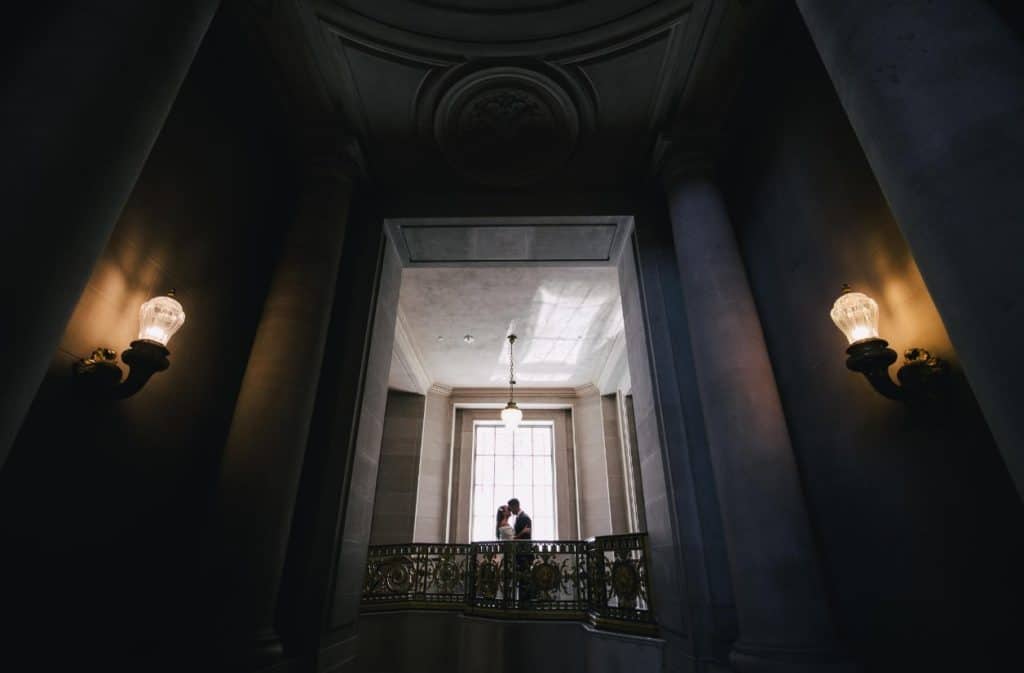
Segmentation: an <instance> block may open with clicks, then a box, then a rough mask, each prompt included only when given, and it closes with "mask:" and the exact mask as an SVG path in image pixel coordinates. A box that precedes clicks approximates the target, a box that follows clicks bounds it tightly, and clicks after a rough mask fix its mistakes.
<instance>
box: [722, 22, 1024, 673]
mask: <svg viewBox="0 0 1024 673" xmlns="http://www.w3.org/2000/svg"><path fill="white" fill-rule="evenodd" d="M771 28H772V29H771V30H768V31H766V32H765V34H766V35H771V38H770V39H769V40H768V41H767V43H766V44H762V45H759V47H758V49H757V54H758V57H759V63H758V64H757V67H756V68H753V69H752V70H751V71H750V72H749V74H748V79H747V82H746V83H745V84H744V86H743V88H742V90H741V95H740V98H739V100H738V101H737V105H736V106H735V109H736V110H737V112H736V114H735V116H734V118H733V119H732V120H731V122H730V124H731V129H732V131H733V133H732V137H733V138H734V139H735V140H734V142H733V144H732V145H731V147H730V148H729V150H728V152H727V153H726V154H725V155H723V156H726V157H728V159H727V160H726V161H725V162H724V164H725V165H726V166H727V170H726V171H725V175H724V177H723V180H722V184H723V185H724V186H725V187H726V188H727V199H728V204H729V210H730V214H731V216H732V218H733V224H734V226H735V228H736V231H737V236H738V238H739V242H740V246H741V248H742V250H743V254H744V259H745V263H746V266H747V272H748V274H749V277H750V283H751V286H752V289H753V292H754V295H755V300H756V302H757V306H758V310H759V313H760V315H761V321H762V327H763V329H764V331H765V336H766V339H767V342H768V347H769V351H770V354H771V358H772V365H773V367H774V370H775V374H776V378H777V382H778V385H779V389H780V393H781V396H782V401H783V405H784V407H785V411H786V417H787V422H788V424H789V430H790V433H791V435H792V439H793V445H794V449H795V451H796V454H797V460H798V463H799V467H800V470H801V475H802V479H803V486H804V490H805V494H806V497H807V501H808V507H809V511H810V514H811V518H812V523H813V524H814V527H815V532H816V536H817V541H818V545H819V550H820V552H821V555H822V561H823V565H824V569H825V574H826V578H827V581H828V583H829V590H830V593H831V599H832V602H833V604H834V609H835V613H836V618H837V622H838V624H839V628H840V631H841V635H842V637H843V638H844V640H845V642H846V644H847V646H848V647H849V648H850V650H851V652H852V654H853V655H854V657H855V658H856V659H857V660H859V661H860V663H861V664H862V665H863V667H864V669H865V670H866V671H888V670H894V671H895V670H907V667H908V666H909V667H911V668H912V669H913V670H926V669H928V668H929V667H930V666H932V667H935V668H934V670H940V667H942V666H948V665H949V663H950V662H951V661H954V660H960V661H968V660H969V661H970V662H971V664H972V667H976V666H977V665H978V664H982V663H995V662H997V661H1001V660H1004V659H1006V658H1008V657H1010V656H1011V655H1012V653H1011V652H1009V650H1010V648H1013V647H1014V644H1013V643H1014V641H1015V637H1016V635H1017V634H1016V629H1014V624H1015V623H1018V622H1019V620H1016V619H1014V618H1012V617H1009V615H1013V614H1015V613H1016V612H1017V611H1018V610H1019V605H1020V603H1021V601H1022V599H1024V578H1022V576H1021V573H1020V572H1019V569H1020V568H1021V567H1022V565H1024V535H1022V534H1021V531H1024V508H1022V506H1021V502H1020V500H1019V498H1018V497H1017V495H1016V493H1015V491H1014V488H1013V485H1012V483H1011V481H1010V478H1009V475H1008V473H1007V471H1006V468H1005V466H1004V464H1003V462H1002V460H1001V458H1000V456H999V454H998V451H997V448H996V446H995V444H994V441H993V439H992V437H991V435H990V433H989V430H988V428H987V426H986V425H985V422H984V420H983V418H982V416H981V413H980V410H979V409H978V407H977V403H976V402H975V400H974V398H973V395H972V394H971V391H970V389H969V386H968V385H967V382H966V379H965V378H964V377H963V374H962V373H961V372H959V371H958V370H957V369H958V362H957V357H956V353H955V351H954V350H953V346H952V344H950V342H949V337H948V336H947V334H946V332H945V329H944V327H943V324H942V320H941V317H940V316H939V314H938V312H937V311H936V308H935V306H934V304H933V303H932V301H931V297H930V295H929V293H928V290H927V288H926V286H925V284H924V281H923V280H922V278H921V275H920V273H919V272H918V270H917V267H916V265H915V263H914V260H913V257H912V254H911V251H910V250H909V249H908V248H907V245H906V243H905V241H904V240H903V237H902V235H901V234H900V231H899V228H898V225H897V223H896V222H895V221H894V219H893V216H892V214H891V212H890V211H889V208H888V206H887V204H886V201H885V198H884V196H883V195H882V193H881V191H880V189H879V186H878V184H877V182H876V180H875V178H874V176H873V174H872V172H871V170H870V168H869V166H868V165H867V162H866V159H865V158H864V155H863V153H862V151H861V149H860V146H859V144H858V142H857V139H856V137H855V135H854V133H853V131H852V129H851V128H850V126H849V123H848V122H847V120H846V117H845V114H844V113H843V110H842V108H841V106H840V104H839V101H838V99H837V98H836V95H835V93H834V90H833V89H832V86H831V82H830V81H829V79H828V76H827V74H826V72H825V70H824V68H823V66H822V64H821V62H820V60H819V59H818V56H817V53H816V51H815V49H814V46H813V44H812V43H811V41H810V38H809V36H808V35H807V34H806V32H805V29H804V27H803V24H802V22H801V20H800V17H799V16H798V14H797V12H796V9H795V7H794V8H789V9H785V10H782V11H780V13H779V15H778V17H777V22H776V25H774V26H772V27H771ZM764 54H772V55H773V56H772V57H770V58H764ZM778 73H785V78H784V79H780V78H779V77H778ZM752 110H757V111H758V112H757V116H756V117H755V116H752V114H751V112H750V111H752ZM844 282H846V283H850V284H851V285H852V286H853V287H854V289H857V290H861V291H864V292H865V293H867V294H869V295H871V296H873V297H874V298H875V299H876V300H877V301H878V304H879V307H880V331H881V335H882V337H883V338H885V339H887V340H888V341H889V342H890V346H891V347H892V348H893V349H895V350H896V351H897V352H898V353H900V354H902V352H903V351H904V350H906V349H907V348H909V347H911V346H920V347H924V348H927V349H928V350H930V351H931V352H932V353H933V354H935V355H938V356H940V357H943V358H945V359H947V360H948V361H950V363H951V364H952V365H953V367H954V370H955V371H954V379H955V380H954V382H953V383H954V391H953V393H952V395H951V398H950V399H949V401H948V402H949V403H948V404H947V405H946V406H945V407H944V408H941V409H937V410H932V411H923V412H921V413H914V412H912V411H911V410H908V409H907V408H906V407H905V406H904V405H902V404H900V403H897V402H892V401H889V400H887V399H885V398H883V397H881V396H880V395H878V394H877V393H875V392H874V391H873V390H872V389H871V387H870V386H869V385H868V383H867V382H866V381H864V380H863V378H862V377H860V376H858V375H856V374H854V373H852V372H850V371H848V370H847V369H846V367H845V365H844V361H845V353H844V351H845V348H846V340H845V339H844V338H843V337H842V335H841V334H840V333H839V331H838V330H836V329H835V327H834V326H833V325H832V323H831V321H830V319H829V316H828V312H829V309H830V308H831V305H832V302H833V301H834V300H835V298H836V297H837V296H838V294H839V291H840V286H841V284H842V283H844ZM892 371H893V374H895V368H894V369H893V370H892ZM938 643H942V646H941V647H936V645H937V644H938Z"/></svg>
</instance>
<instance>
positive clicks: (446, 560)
mask: <svg viewBox="0 0 1024 673" xmlns="http://www.w3.org/2000/svg"><path fill="white" fill-rule="evenodd" d="M366 570H367V572H366V585H365V588H364V590H363V601H362V606H363V610H367V611H372V610H382V609H406V608H441V609H455V610H462V611H464V612H467V613H471V614H482V615H488V616H498V617H500V616H507V617H514V618H517V619H521V618H532V619H589V621H590V622H592V623H593V624H594V625H595V626H598V627H600V628H605V629H610V630H620V631H622V630H624V631H631V632H637V633H647V634H650V633H654V632H656V626H655V621H654V615H653V612H652V610H651V601H650V581H649V577H648V571H647V536H646V534H643V533H638V534H630V535H610V536H603V537H598V538H592V539H590V540H585V541H584V540H559V541H534V540H514V541H508V542H478V543H473V544H401V545H381V546H374V547H370V550H369V556H368V559H367V569H366Z"/></svg>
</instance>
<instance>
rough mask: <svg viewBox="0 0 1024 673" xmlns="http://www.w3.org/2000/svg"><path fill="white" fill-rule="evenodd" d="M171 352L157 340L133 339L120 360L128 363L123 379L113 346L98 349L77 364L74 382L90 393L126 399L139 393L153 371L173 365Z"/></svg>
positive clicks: (74, 366) (74, 369)
mask: <svg viewBox="0 0 1024 673" xmlns="http://www.w3.org/2000/svg"><path fill="white" fill-rule="evenodd" d="M168 355H170V351H168V350H167V349H166V348H165V347H164V346H163V345H162V344H159V343H156V342H155V341H148V340H146V339H139V340H137V341H133V342H132V343H131V347H130V348H129V349H128V350H126V351H125V352H124V353H122V354H121V360H122V361H123V362H124V363H125V364H126V365H128V376H126V377H125V378H124V380H121V368H120V367H119V366H118V364H117V353H115V352H114V350H113V349H110V348H97V349H96V350H94V351H93V352H92V355H90V356H89V357H87V358H83V359H81V360H79V361H77V362H75V363H74V365H73V368H72V371H73V373H74V381H75V385H76V387H77V388H78V389H79V390H81V391H83V392H85V393H88V394H89V395H93V396H96V395H98V396H102V397H106V398H109V399H124V398H125V397H130V396H132V395H134V394H135V393H137V392H139V390H141V389H142V387H143V386H144V385H146V382H147V381H149V378H150V377H151V376H153V374H155V373H157V372H162V371H163V370H165V369H167V368H168V367H170V365H171V363H170V360H168V359H167V356H168Z"/></svg>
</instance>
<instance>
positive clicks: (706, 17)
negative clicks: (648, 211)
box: [252, 0, 765, 190]
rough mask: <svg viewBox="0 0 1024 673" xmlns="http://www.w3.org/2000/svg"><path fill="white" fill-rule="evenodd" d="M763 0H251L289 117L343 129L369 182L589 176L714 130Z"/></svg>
mask: <svg viewBox="0 0 1024 673" xmlns="http://www.w3.org/2000/svg"><path fill="white" fill-rule="evenodd" d="M764 1H765V0H262V2H263V3H266V4H267V5H268V6H269V8H270V9H269V10H264V14H263V15H262V16H261V17H260V19H259V21H260V23H262V24H263V26H264V33H265V35H266V37H267V39H268V40H269V41H270V42H271V47H272V48H271V50H270V51H271V52H273V53H274V54H275V58H276V60H277V61H278V62H279V63H280V64H281V66H280V67H281V70H282V72H283V73H284V78H285V79H286V80H288V82H286V87H285V88H286V89H290V91H289V92H288V94H287V98H288V101H289V103H290V104H291V105H292V106H293V107H294V108H296V109H298V110H300V112H299V114H297V115H296V116H297V118H298V119H299V121H298V125H306V126H308V125H310V120H314V121H315V123H316V124H325V125H327V126H332V125H334V126H336V127H338V128H340V129H342V132H343V133H344V134H346V135H347V136H348V138H349V139H350V141H351V142H350V144H349V147H350V148H351V149H350V151H351V152H352V153H353V154H354V155H355V156H354V157H353V158H354V160H355V161H356V162H357V163H359V164H360V165H361V166H362V167H363V170H364V172H365V173H366V174H367V175H368V176H369V177H370V178H371V179H373V180H374V181H375V182H377V183H378V184H383V185H391V186H401V187H403V188H404V187H408V186H409V185H415V186H416V188H417V189H423V190H429V189H434V188H436V187H439V186H442V185H443V186H445V187H447V188H451V187H453V186H462V187H463V188H465V187H469V188H478V187H483V188H494V187H500V188H521V187H531V188H532V187H536V186H545V187H549V188H550V187H554V188H560V187H568V188H573V189H577V188H586V189H594V188H605V187H611V186H615V187H618V186H623V185H628V184H633V183H635V182H636V181H638V179H643V178H646V177H647V176H649V175H650V172H651V170H652V165H653V164H654V163H655V162H656V161H657V158H658V156H659V154H660V153H661V152H662V151H663V150H664V148H665V147H667V146H669V145H670V144H671V143H673V142H675V143H677V144H679V143H681V142H682V143H691V142H692V141H693V139H695V138H697V139H700V138H707V137H709V136H713V135H714V133H715V130H716V128H717V125H718V124H719V120H720V118H721V116H722V115H721V109H722V105H723V102H724V101H725V100H726V99H727V98H728V92H729V91H730V90H731V87H730V83H729V77H728V76H727V73H728V72H729V70H730V69H729V68H728V67H725V66H723V64H724V63H728V62H729V61H730V59H731V58H732V54H733V53H734V52H736V51H737V48H736V45H737V44H738V43H739V38H738V37H737V36H738V35H740V33H741V32H742V31H741V28H742V27H743V26H746V25H748V24H750V23H751V21H750V11H749V10H750V7H751V6H752V5H755V4H760V2H764ZM259 4H261V3H257V2H255V1H254V2H253V3H252V6H256V5H259Z"/></svg>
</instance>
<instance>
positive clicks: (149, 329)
mask: <svg viewBox="0 0 1024 673" xmlns="http://www.w3.org/2000/svg"><path fill="white" fill-rule="evenodd" d="M184 324H185V311H184V310H183V309H182V308H181V304H179V303H178V300H177V299H175V298H174V297H172V296H170V295H166V296H162V297H153V298H152V299H150V300H149V301H147V302H146V303H144V304H143V305H142V306H141V307H140V308H139V339H141V340H143V341H153V342H155V343H158V344H160V345H161V346H166V345H167V342H168V341H170V339H171V337H172V336H174V333H175V332H177V331H178V329H179V328H180V327H181V326H182V325H184Z"/></svg>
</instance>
